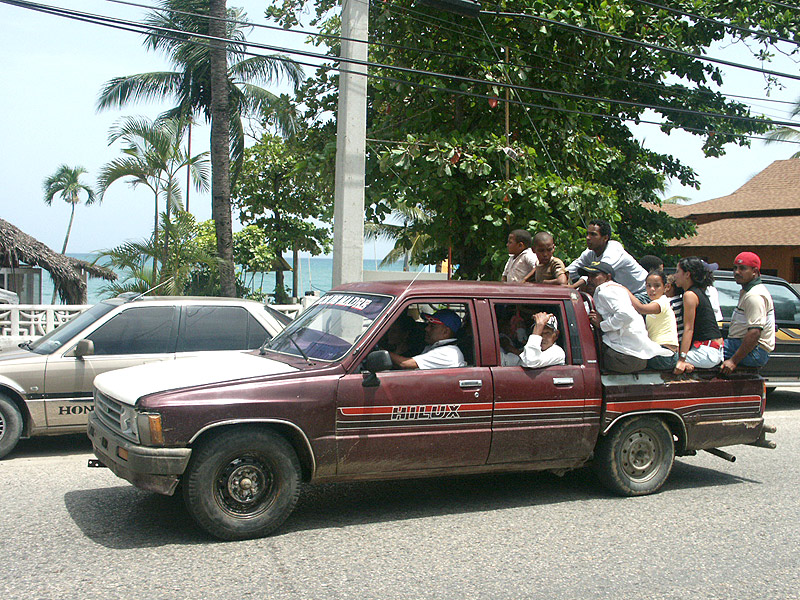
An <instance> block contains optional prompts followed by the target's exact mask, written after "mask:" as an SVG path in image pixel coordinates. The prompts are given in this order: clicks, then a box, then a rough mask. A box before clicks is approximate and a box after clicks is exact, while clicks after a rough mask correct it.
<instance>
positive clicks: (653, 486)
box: [594, 416, 675, 496]
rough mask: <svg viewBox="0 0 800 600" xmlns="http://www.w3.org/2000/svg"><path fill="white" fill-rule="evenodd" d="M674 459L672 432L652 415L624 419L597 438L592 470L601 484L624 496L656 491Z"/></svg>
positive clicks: (664, 479)
mask: <svg viewBox="0 0 800 600" xmlns="http://www.w3.org/2000/svg"><path fill="white" fill-rule="evenodd" d="M674 459H675V446H674V444H673V441H672V432H670V430H669V427H667V425H666V423H664V421H662V420H661V419H659V418H658V417H653V416H641V417H633V418H631V419H627V420H625V421H623V422H622V423H620V424H619V425H617V426H616V427H614V429H612V430H611V432H610V433H609V434H607V435H606V436H604V437H603V438H601V439H600V441H599V442H598V444H597V450H596V452H595V460H594V468H595V472H596V473H597V476H598V477H599V478H600V481H602V482H603V484H604V485H605V486H606V487H608V488H609V489H610V490H612V491H614V492H616V493H618V494H620V495H623V496H644V495H645V494H652V493H653V492H655V491H657V490H658V489H659V488H660V487H661V486H662V485H664V482H665V481H666V480H667V477H669V474H670V471H672V463H673V461H674Z"/></svg>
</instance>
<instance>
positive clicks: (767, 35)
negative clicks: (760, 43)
mask: <svg viewBox="0 0 800 600" xmlns="http://www.w3.org/2000/svg"><path fill="white" fill-rule="evenodd" d="M631 1H632V2H636V3H638V4H644V5H645V6H649V7H651V8H655V9H656V10H665V11H667V12H671V13H673V14H677V15H682V16H684V17H689V18H691V19H694V20H695V21H702V22H704V23H711V24H713V25H716V26H718V27H720V28H723V29H730V30H732V31H738V32H740V33H748V34H750V35H754V36H756V37H759V38H769V39H770V40H777V41H779V42H786V43H788V44H793V45H795V46H800V42H798V41H796V40H793V39H790V38H785V37H781V36H779V35H777V34H773V33H768V32H766V31H758V30H756V29H748V28H747V27H740V26H739V25H733V24H732V23H725V22H723V21H718V20H717V19H712V18H710V17H704V16H702V15H698V14H695V13H690V12H686V11H684V10H680V9H679V8H672V7H671V6H664V5H663V4H656V3H654V2H648V0H631Z"/></svg>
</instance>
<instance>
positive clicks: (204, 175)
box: [98, 117, 208, 275]
mask: <svg viewBox="0 0 800 600" xmlns="http://www.w3.org/2000/svg"><path fill="white" fill-rule="evenodd" d="M185 125H186V122H185V121H184V120H183V119H181V118H168V119H163V120H156V121H150V120H149V119H146V118H143V117H126V118H125V119H123V120H122V121H120V122H118V123H116V124H115V125H114V126H113V127H112V128H111V130H110V131H109V135H108V143H109V145H110V144H113V143H114V142H116V141H122V142H123V143H124V146H123V149H122V154H123V156H121V157H119V158H116V159H114V160H112V161H111V162H109V163H107V164H106V165H104V166H103V167H102V168H101V169H100V176H99V177H98V187H99V189H100V195H101V197H102V196H103V195H105V193H106V191H107V190H108V188H109V187H110V186H111V184H112V183H114V182H115V181H118V180H120V179H126V180H127V181H128V183H129V184H130V185H131V186H132V187H137V186H139V185H144V186H146V187H148V188H149V189H150V191H152V192H153V197H154V203H155V210H154V217H153V241H154V245H155V247H159V227H158V219H159V211H158V200H159V196H163V197H164V199H165V207H166V208H165V219H166V222H167V223H169V222H170V215H171V214H172V213H173V212H177V211H179V210H182V208H183V205H182V202H181V189H180V184H179V182H178V177H177V175H178V171H180V170H181V169H183V168H184V167H187V168H188V169H189V172H190V174H191V177H192V180H193V182H194V185H195V188H197V189H198V190H201V191H207V190H208V152H201V153H200V154H196V155H195V156H189V155H188V154H187V153H186V152H185V151H184V150H183V147H182V140H183V134H184V131H185V130H186V127H185ZM169 237H170V236H169V232H168V231H167V232H166V233H165V235H164V246H163V250H162V252H161V261H162V262H165V261H166V260H168V256H169ZM157 258H158V255H156V256H153V272H154V274H155V275H157V272H158V267H157V264H158V261H157Z"/></svg>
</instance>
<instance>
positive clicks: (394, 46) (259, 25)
mask: <svg viewBox="0 0 800 600" xmlns="http://www.w3.org/2000/svg"><path fill="white" fill-rule="evenodd" d="M356 1H362V2H363V0H356ZM635 1H640V2H643V3H644V4H650V5H652V6H659V5H655V4H651V3H649V2H646V1H645V0H635ZM106 2H110V3H113V4H120V5H125V6H134V7H137V8H144V9H148V10H153V11H159V12H170V13H176V14H182V15H187V16H194V17H200V18H205V19H209V20H210V19H214V20H219V21H223V22H225V23H232V24H238V25H245V26H248V27H254V28H260V29H268V30H273V31H284V32H288V33H298V34H303V35H309V36H313V37H320V38H323V39H333V40H347V41H352V42H357V43H362V44H363V43H367V44H369V45H370V46H373V45H375V46H378V47H384V48H392V49H398V50H411V51H416V52H420V53H426V54H433V55H437V56H446V57H450V58H459V59H460V58H463V56H462V55H459V54H455V53H452V52H444V51H441V50H432V49H427V48H416V47H411V46H403V45H400V44H391V43H387V42H378V41H364V40H357V39H354V38H347V37H342V36H340V35H336V34H325V33H319V32H312V31H308V30H303V29H294V28H284V27H280V26H277V25H267V24H263V23H252V22H250V21H244V20H239V19H229V18H225V19H220V18H219V17H211V16H209V15H205V14H201V13H195V12H190V11H182V10H173V9H165V8H161V7H157V6H152V5H148V4H142V3H138V2H131V1H125V0H106ZM364 3H366V2H364ZM664 8H666V7H664ZM408 10H409V11H411V12H418V13H419V14H424V13H421V12H419V11H412V9H408ZM670 10H671V9H670ZM678 12H680V11H678ZM687 14H688V13H687ZM433 18H435V19H436V20H439V21H444V20H443V19H439V18H437V17H433ZM415 20H418V21H421V22H423V23H425V24H426V25H430V23H429V22H425V21H424V20H422V19H415ZM709 20H710V19H709ZM720 25H723V24H720ZM436 27H439V26H438V25H437V26H436ZM450 31H453V32H458V31H457V30H455V29H450ZM748 31H751V30H748ZM484 34H485V30H484ZM474 39H477V40H478V41H484V38H482V37H475V38H474ZM487 41H488V42H489V44H490V45H491V40H487ZM495 55H497V53H496V52H495ZM531 55H532V56H536V57H538V58H542V59H546V60H550V61H552V62H555V63H557V64H562V65H564V66H567V67H575V68H581V67H579V66H578V65H575V64H571V63H567V62H563V61H559V60H553V59H552V57H546V56H544V55H540V54H535V53H531ZM497 58H498V60H497V61H496V62H495V61H490V60H489V59H475V58H474V57H473V60H477V61H479V62H483V63H487V64H499V65H505V66H514V67H518V68H528V69H537V70H545V69H547V68H548V67H541V66H537V65H528V64H522V63H518V62H507V61H503V60H502V59H500V58H499V57H497ZM550 70H553V71H555V72H561V73H564V74H568V75H573V74H575V72H573V71H557V70H555V69H552V68H550ZM587 73H591V71H586V70H584V71H583V74H587ZM594 73H596V74H598V75H599V76H601V77H605V78H608V79H612V80H615V81H619V82H622V83H628V84H632V85H638V86H644V87H649V88H651V89H655V90H657V91H660V92H662V93H666V94H668V95H670V96H677V95H686V93H691V92H700V93H708V94H714V92H712V91H711V90H708V91H706V90H700V89H694V90H688V89H685V90H674V89H670V88H669V87H667V86H663V85H660V84H654V83H648V82H643V81H632V80H629V79H625V78H622V77H617V76H613V75H607V74H604V73H602V72H599V71H594ZM720 95H721V96H723V97H726V98H741V99H750V100H759V101H765V102H776V103H784V104H792V105H793V104H794V103H792V102H787V101H783V100H771V99H768V98H754V97H748V96H736V95H733V94H720Z"/></svg>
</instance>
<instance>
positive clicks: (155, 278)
mask: <svg viewBox="0 0 800 600" xmlns="http://www.w3.org/2000/svg"><path fill="white" fill-rule="evenodd" d="M155 197H156V216H155V219H153V250H154V252H153V283H152V285H154V286H155V285H158V190H156V191H155Z"/></svg>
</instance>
